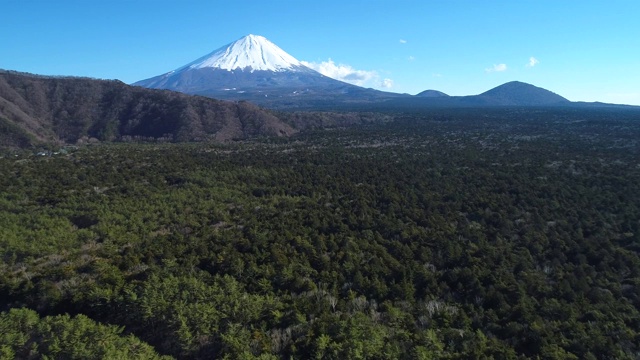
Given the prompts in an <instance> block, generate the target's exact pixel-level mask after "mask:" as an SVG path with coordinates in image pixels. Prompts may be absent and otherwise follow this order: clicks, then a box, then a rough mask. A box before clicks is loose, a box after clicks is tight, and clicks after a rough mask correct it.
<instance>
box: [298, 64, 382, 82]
mask: <svg viewBox="0 0 640 360" xmlns="http://www.w3.org/2000/svg"><path fill="white" fill-rule="evenodd" d="M301 63H302V64H303V65H304V66H306V67H309V68H311V69H313V70H315V71H317V72H319V73H320V74H322V75H324V76H328V77H330V78H332V79H336V80H340V81H344V82H346V83H349V84H353V85H358V86H363V87H373V88H378V87H384V88H387V87H391V85H393V81H392V80H391V79H384V80H381V79H380V75H378V73H377V72H376V71H373V70H371V71H370V70H357V69H354V68H353V67H352V66H351V65H347V64H336V63H335V62H334V61H333V60H332V59H329V60H327V61H322V62H319V63H316V62H308V61H301ZM387 80H388V81H387Z"/></svg>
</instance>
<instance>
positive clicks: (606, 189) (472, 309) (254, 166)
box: [0, 109, 640, 359]
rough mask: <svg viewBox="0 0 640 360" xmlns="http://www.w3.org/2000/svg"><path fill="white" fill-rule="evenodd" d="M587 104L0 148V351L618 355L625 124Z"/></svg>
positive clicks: (629, 192)
mask: <svg viewBox="0 0 640 360" xmlns="http://www.w3.org/2000/svg"><path fill="white" fill-rule="evenodd" d="M604 115H606V114H604ZM604 115H603V113H598V112H597V111H594V112H593V113H591V115H590V116H585V114H583V113H581V114H577V115H576V114H573V113H572V110H570V109H569V110H566V111H565V112H560V111H545V110H535V111H534V110H527V111H521V110H518V109H512V110H504V109H503V110H495V111H486V112H484V113H483V112H469V111H466V112H465V110H460V111H459V112H455V111H454V112H452V111H447V112H445V111H444V110H443V112H442V113H437V112H434V113H430V114H428V115H419V114H406V115H404V118H403V119H399V120H397V121H396V122H393V123H389V124H384V125H380V124H379V125H371V126H361V127H358V128H352V129H343V130H333V131H322V132H310V133H304V134H299V135H297V136H295V137H293V138H263V139H259V140H254V141H244V142H237V143H232V144H225V145H221V144H218V145H215V144H204V143H198V144H110V145H99V146H89V147H82V148H79V149H78V150H76V151H72V152H70V153H68V154H58V155H55V156H25V155H21V156H15V155H13V154H11V155H6V156H4V157H2V158H0V250H1V254H2V256H3V261H2V263H0V299H2V303H0V310H1V311H2V314H0V330H2V331H0V354H2V356H4V357H7V358H12V357H19V358H29V357H31V358H40V357H41V356H44V355H47V356H53V357H64V358H87V357H90V356H93V357H111V358H154V357H160V356H169V357H175V358H186V359H204V358H229V359H241V358H244V359H251V358H262V359H271V358H273V359H276V358H291V357H292V358H318V359H321V358H325V359H397V358H408V359H432V358H438V359H440V358H442V359H469V358H477V359H482V358H484V359H489V358H495V359H518V358H523V359H524V358H532V359H537V358H540V359H637V358H638V357H640V332H639V331H640V330H639V329H640V256H639V251H640V160H639V159H640V147H639V141H640V140H638V139H640V123H638V121H637V120H638V119H637V117H636V116H635V113H627V112H620V113H618V114H616V115H615V116H612V117H607V116H604ZM78 329H80V330H78ZM103 339H106V340H103ZM88 354H92V355H88Z"/></svg>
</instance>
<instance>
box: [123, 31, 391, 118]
mask: <svg viewBox="0 0 640 360" xmlns="http://www.w3.org/2000/svg"><path fill="white" fill-rule="evenodd" d="M133 85H136V86H142V87H147V88H152V89H168V90H174V91H179V92H183V93H187V94H194V95H203V96H208V97H213V98H217V99H228V100H249V101H252V102H255V103H258V104H261V105H266V106H269V107H307V106H313V105H318V104H322V103H335V102H338V103H345V102H346V103H358V102H364V103H366V102H370V101H376V100H381V99H388V98H394V97H397V96H400V94H394V93H388V92H383V91H378V90H374V89H365V88H362V87H359V86H355V85H351V84H348V83H344V82H342V81H338V80H335V79H332V78H329V77H327V76H324V75H322V74H320V73H319V72H317V71H315V70H313V69H311V68H309V67H306V66H304V65H303V64H302V62H300V61H298V60H297V59H296V58H294V57H293V56H291V55H289V54H288V53H286V52H285V51H284V50H282V49H281V48H279V47H278V46H277V45H275V44H274V43H272V42H271V41H269V40H267V39H266V38H264V37H262V36H258V35H247V36H245V37H243V38H240V39H238V40H236V41H234V42H232V43H230V44H228V45H225V46H223V47H221V48H219V49H217V50H215V51H213V52H211V53H209V54H207V55H205V56H203V57H201V58H199V59H197V60H195V61H193V62H191V63H189V64H186V65H184V66H182V67H180V68H178V69H176V70H173V71H170V72H168V73H166V74H162V75H159V76H155V77H152V78H150V79H146V80H141V81H138V82H136V83H134V84H133ZM301 100H303V101H301Z"/></svg>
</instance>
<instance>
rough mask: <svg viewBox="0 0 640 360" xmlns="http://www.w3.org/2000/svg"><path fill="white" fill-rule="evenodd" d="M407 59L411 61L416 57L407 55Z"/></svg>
mask: <svg viewBox="0 0 640 360" xmlns="http://www.w3.org/2000/svg"><path fill="white" fill-rule="evenodd" d="M407 59H408V60H409V61H413V60H415V59H416V58H415V57H414V56H409V57H408V58H407Z"/></svg>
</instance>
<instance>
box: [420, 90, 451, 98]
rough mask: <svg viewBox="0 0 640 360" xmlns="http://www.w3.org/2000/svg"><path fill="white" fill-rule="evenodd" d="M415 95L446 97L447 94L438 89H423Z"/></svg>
mask: <svg viewBox="0 0 640 360" xmlns="http://www.w3.org/2000/svg"><path fill="white" fill-rule="evenodd" d="M415 96H417V97H430V98H434V97H448V96H449V95H447V94H445V93H443V92H442V91H438V90H425V91H423V92H421V93H418V94H416V95H415Z"/></svg>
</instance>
